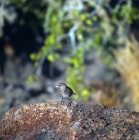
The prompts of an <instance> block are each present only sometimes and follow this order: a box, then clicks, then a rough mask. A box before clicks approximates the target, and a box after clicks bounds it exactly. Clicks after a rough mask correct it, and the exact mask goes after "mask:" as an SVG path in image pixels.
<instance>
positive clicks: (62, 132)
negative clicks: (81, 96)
mask: <svg viewBox="0 0 139 140" xmlns="http://www.w3.org/2000/svg"><path fill="white" fill-rule="evenodd" d="M52 139H54V140H55V139H56V140H117V139H120V140H123V139H139V113H136V112H130V111H127V110H118V109H115V108H110V107H105V106H102V105H93V104H89V103H83V102H75V101H63V102H51V103H39V104H28V105H24V106H19V107H14V108H12V109H10V110H9V111H8V112H7V113H6V114H5V116H4V118H3V119H2V121H1V122H0V140H52Z"/></svg>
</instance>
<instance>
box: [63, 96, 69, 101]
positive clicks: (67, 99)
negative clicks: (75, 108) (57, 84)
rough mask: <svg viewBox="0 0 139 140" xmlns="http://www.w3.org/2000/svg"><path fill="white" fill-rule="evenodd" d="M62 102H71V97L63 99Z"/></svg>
mask: <svg viewBox="0 0 139 140" xmlns="http://www.w3.org/2000/svg"><path fill="white" fill-rule="evenodd" d="M62 101H71V99H70V97H63V98H62Z"/></svg>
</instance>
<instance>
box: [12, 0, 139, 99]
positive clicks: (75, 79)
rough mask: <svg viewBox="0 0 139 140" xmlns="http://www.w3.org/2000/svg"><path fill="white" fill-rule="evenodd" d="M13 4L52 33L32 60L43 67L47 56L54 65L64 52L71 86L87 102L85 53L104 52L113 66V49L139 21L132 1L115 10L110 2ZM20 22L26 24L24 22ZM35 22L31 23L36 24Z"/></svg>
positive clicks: (74, 0)
mask: <svg viewBox="0 0 139 140" xmlns="http://www.w3.org/2000/svg"><path fill="white" fill-rule="evenodd" d="M12 3H13V4H15V5H16V7H18V8H19V9H20V8H22V11H23V12H24V13H26V14H28V13H31V14H33V15H36V17H37V18H36V21H35V22H38V24H41V25H43V27H44V29H45V32H46V33H48V36H47V37H46V39H45V42H44V46H43V47H42V48H41V50H40V51H39V52H37V53H34V54H31V58H32V59H33V60H35V61H36V64H39V60H40V58H41V57H42V56H46V57H47V59H48V60H49V61H51V62H52V63H53V62H54V61H55V60H56V59H57V58H59V57H60V56H61V53H59V52H60V51H62V52H63V53H62V54H63V55H64V57H65V63H68V64H69V65H68V67H67V70H66V75H67V83H68V84H69V85H70V86H71V87H73V89H74V90H75V91H76V92H78V93H80V94H79V96H81V97H83V98H84V97H87V99H88V97H89V94H88V93H89V91H88V90H87V89H86V88H85V84H84V78H83V72H84V70H85V66H84V59H85V56H84V54H85V51H88V50H90V48H91V47H95V48H96V49H98V50H99V51H100V52H101V54H102V57H103V58H104V62H105V63H107V64H110V61H111V59H112V54H111V53H110V50H111V48H116V47H117V46H119V45H121V44H122V43H123V36H125V35H126V34H127V33H128V32H129V31H130V28H129V25H130V24H131V23H132V22H133V20H134V19H137V18H139V14H138V10H137V9H135V8H134V7H132V1H131V0H128V1H127V2H126V3H124V4H117V5H116V6H115V7H114V8H112V7H111V6H110V3H109V1H108V0H103V1H102V0H93V1H90V0H86V1H84V0H70V1H69V0H65V1H63V0H57V1H55V0H44V1H36V2H34V1H27V0H23V1H21V2H18V0H12ZM20 20H21V21H20V23H22V24H23V23H24V21H23V20H22V19H20ZM31 21H32V20H29V23H30V25H33V22H31ZM125 26H126V30H125ZM83 89H84V90H83ZM87 99H86V100H87Z"/></svg>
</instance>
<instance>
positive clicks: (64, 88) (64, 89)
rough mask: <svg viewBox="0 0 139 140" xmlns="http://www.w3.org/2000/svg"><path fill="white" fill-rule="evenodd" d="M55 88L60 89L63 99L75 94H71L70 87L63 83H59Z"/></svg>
mask: <svg viewBox="0 0 139 140" xmlns="http://www.w3.org/2000/svg"><path fill="white" fill-rule="evenodd" d="M56 88H59V89H60V91H61V94H62V96H63V98H67V97H68V98H69V97H70V96H72V95H73V94H75V93H74V92H73V90H72V89H71V88H70V87H68V86H67V85H66V84H65V83H59V84H58V85H57V86H56ZM75 95H76V94H75Z"/></svg>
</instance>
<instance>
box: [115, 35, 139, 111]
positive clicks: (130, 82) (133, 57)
mask: <svg viewBox="0 0 139 140" xmlns="http://www.w3.org/2000/svg"><path fill="white" fill-rule="evenodd" d="M124 41H125V46H124V48H120V49H118V50H115V51H114V55H115V57H116V62H115V63H114V66H115V68H116V69H117V70H118V71H119V72H120V73H121V75H122V76H123V78H124V80H125V83H126V84H127V86H129V87H130V89H131V91H132V93H131V95H130V96H131V98H130V99H132V102H133V103H134V105H135V110H136V111H139V103H138V101H139V86H138V85H139V63H138V60H139V44H138V42H137V41H136V39H135V38H134V36H132V39H131V41H129V40H128V39H124ZM123 54H124V55H123ZM130 99H129V102H131V100H130Z"/></svg>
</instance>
